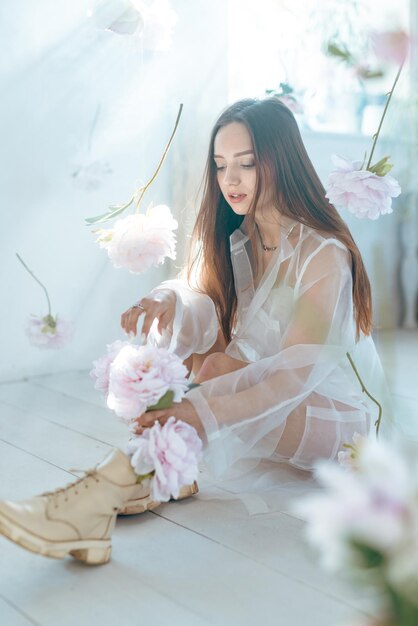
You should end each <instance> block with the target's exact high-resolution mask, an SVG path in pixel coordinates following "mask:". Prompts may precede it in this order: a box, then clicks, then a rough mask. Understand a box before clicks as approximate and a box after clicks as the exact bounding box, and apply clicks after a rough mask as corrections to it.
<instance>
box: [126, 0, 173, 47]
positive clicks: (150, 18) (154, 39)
mask: <svg viewBox="0 0 418 626" xmlns="http://www.w3.org/2000/svg"><path fill="white" fill-rule="evenodd" d="M133 2H134V4H135V6H136V7H137V8H139V9H140V10H141V11H142V13H143V16H144V29H143V31H142V34H141V37H142V41H143V43H144V48H145V49H147V50H151V51H154V52H163V51H166V50H169V48H170V47H171V43H172V39H173V32H174V27H175V25H176V24H177V22H178V16H177V13H176V12H175V11H174V9H173V8H172V6H171V4H170V2H169V1H168V0H153V1H152V2H151V4H148V5H145V4H144V3H143V2H140V1H139V0H133Z"/></svg>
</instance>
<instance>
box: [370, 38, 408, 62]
mask: <svg viewBox="0 0 418 626" xmlns="http://www.w3.org/2000/svg"><path fill="white" fill-rule="evenodd" d="M370 36H371V40H372V45H373V49H374V53H375V55H376V57H377V58H378V59H379V60H380V61H383V62H384V63H395V64H396V65H403V63H405V60H406V57H407V56H408V52H409V46H410V38H409V35H408V33H406V32H405V31H404V30H401V29H399V30H393V31H384V32H379V31H373V32H372V33H371V34H370Z"/></svg>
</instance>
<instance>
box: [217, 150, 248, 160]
mask: <svg viewBox="0 0 418 626" xmlns="http://www.w3.org/2000/svg"><path fill="white" fill-rule="evenodd" d="M243 154H254V150H244V151H243V152H236V153H235V154H234V155H233V156H234V157H239V156H242V155H243ZM213 158H214V159H223V158H224V157H223V156H222V155H221V154H214V155H213Z"/></svg>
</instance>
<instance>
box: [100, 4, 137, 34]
mask: <svg viewBox="0 0 418 626" xmlns="http://www.w3.org/2000/svg"><path fill="white" fill-rule="evenodd" d="M88 15H89V17H92V18H93V20H94V21H95V22H96V24H97V26H98V27H99V28H103V29H105V30H110V31H112V32H114V33H117V34H119V35H133V34H134V33H137V34H139V33H141V32H142V30H143V28H144V19H143V17H142V14H141V11H140V10H139V8H138V7H136V6H135V5H134V3H133V2H131V1H130V0H96V1H95V2H94V3H93V4H92V7H91V9H90V10H89V12H88Z"/></svg>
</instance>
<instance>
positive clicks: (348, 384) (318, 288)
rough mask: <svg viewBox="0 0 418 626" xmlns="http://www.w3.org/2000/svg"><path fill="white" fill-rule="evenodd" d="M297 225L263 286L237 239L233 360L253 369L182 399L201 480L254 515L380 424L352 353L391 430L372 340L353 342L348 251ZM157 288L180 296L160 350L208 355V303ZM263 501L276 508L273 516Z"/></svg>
mask: <svg viewBox="0 0 418 626" xmlns="http://www.w3.org/2000/svg"><path fill="white" fill-rule="evenodd" d="M292 224H295V225H296V228H295V229H294V232H295V233H296V235H295V236H293V237H292V239H291V240H288V239H287V238H286V236H285V234H282V235H281V243H280V245H279V246H278V249H277V250H276V251H275V252H273V253H272V257H271V260H270V262H269V264H268V266H267V268H266V270H265V272H264V275H263V276H262V279H261V280H260V282H259V284H258V285H256V284H255V282H254V275H253V274H254V272H253V267H254V263H252V254H251V243H250V241H249V238H248V236H247V235H246V234H245V233H244V232H243V231H242V230H241V229H238V230H236V231H234V232H233V233H232V235H231V237H230V244H231V259H232V264H233V270H234V279H235V288H236V292H237V298H238V315H237V324H236V327H235V328H234V331H233V337H232V341H231V342H230V344H229V345H228V346H227V348H226V353H227V354H228V355H230V356H232V357H234V358H237V359H240V360H243V361H246V362H248V365H247V366H245V367H244V368H243V369H240V370H238V371H235V372H232V373H229V374H225V375H223V376H219V377H217V378H214V379H212V380H210V381H207V382H205V383H203V384H202V385H201V386H200V387H197V388H194V389H192V390H191V391H190V392H189V393H188V394H187V399H188V400H189V401H190V402H191V403H192V404H193V406H194V407H195V409H196V411H197V413H198V415H199V418H200V420H201V421H202V424H203V426H204V429H205V433H206V441H205V448H204V471H205V472H206V473H208V474H209V476H210V477H211V478H212V480H213V482H214V483H215V484H217V485H218V486H223V487H225V488H227V489H228V490H229V491H231V490H232V491H234V492H236V493H238V494H239V495H240V496H242V499H243V501H245V502H246V504H247V505H248V507H247V508H248V509H249V510H250V512H260V511H262V510H272V507H271V502H273V499H272V498H269V499H266V498H265V497H264V496H263V493H264V494H266V493H267V492H270V494H271V493H272V492H275V491H280V490H281V489H283V488H284V487H285V486H287V487H289V485H292V486H294V485H295V484H296V483H298V482H301V483H303V484H305V485H306V484H307V482H310V481H311V480H312V479H311V477H310V473H309V470H312V468H313V467H314V464H315V462H316V461H317V460H319V459H324V458H325V459H335V458H336V456H337V453H338V452H339V451H340V450H341V449H342V446H343V444H344V443H350V442H351V440H352V436H353V434H354V432H358V433H360V434H363V435H366V434H367V433H368V432H369V430H370V428H371V426H373V424H374V421H375V419H376V417H377V412H378V411H377V407H376V405H375V404H374V403H373V402H371V401H370V400H369V399H368V398H367V397H366V396H365V395H364V394H363V393H362V390H361V386H360V384H359V382H358V379H357V378H356V376H355V374H354V371H353V369H352V367H351V365H350V363H349V360H348V358H347V352H349V353H350V355H351V356H352V358H353V359H354V362H355V364H356V366H357V368H358V370H359V372H360V374H361V377H362V379H363V381H364V383H365V385H366V387H367V388H368V390H369V391H370V392H371V393H372V394H373V395H375V397H377V398H378V399H379V402H381V403H382V404H383V405H384V406H383V409H384V413H383V415H384V421H385V422H386V423H387V422H388V420H389V421H390V405H389V402H388V395H387V391H386V385H385V381H384V375H383V372H382V368H381V364H380V360H379V357H378V355H377V352H376V349H375V346H374V343H373V339H372V338H371V337H365V336H364V335H361V337H360V339H359V341H358V342H356V329H355V321H354V315H353V298H352V275H351V269H350V258H349V253H348V251H347V249H346V248H345V246H344V245H343V244H342V243H341V242H340V241H339V240H337V239H335V238H333V237H330V236H327V235H325V236H324V235H322V234H320V233H319V232H318V231H315V230H313V229H311V228H309V227H307V226H305V225H302V224H298V223H296V222H290V221H289V225H292ZM157 289H172V290H174V291H175V293H176V297H177V305H176V316H175V320H174V324H173V327H172V329H171V330H170V331H169V332H165V333H164V335H163V336H158V335H157V333H156V331H155V327H154V332H153V341H154V342H156V343H158V345H164V346H166V347H169V349H171V350H173V351H174V352H175V353H176V354H178V355H179V356H180V357H181V358H183V359H185V358H187V357H188V356H189V355H190V354H192V353H200V354H203V353H205V352H207V351H208V350H209V349H210V348H211V347H212V346H213V344H214V342H215V340H216V338H217V334H218V329H219V325H218V320H217V316H216V313H215V307H214V304H213V302H212V300H211V299H210V298H209V297H208V296H206V295H204V294H202V293H199V292H197V291H196V290H194V289H192V288H191V287H190V286H189V285H187V283H186V282H185V281H182V280H170V281H165V282H164V283H162V284H161V285H160V286H159V287H158V288H157ZM292 468H295V469H292ZM301 470H304V471H301ZM251 492H252V493H257V494H258V496H259V498H258V500H257V501H258V504H257V503H256V501H255V500H254V498H253V499H249V498H248V497H247V496H248V494H249V493H251ZM245 494H247V495H245ZM260 498H261V500H263V501H264V502H266V501H267V500H269V502H268V504H267V509H265V508H264V507H263V506H261V508H260V507H259V502H260ZM273 508H274V505H273Z"/></svg>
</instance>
